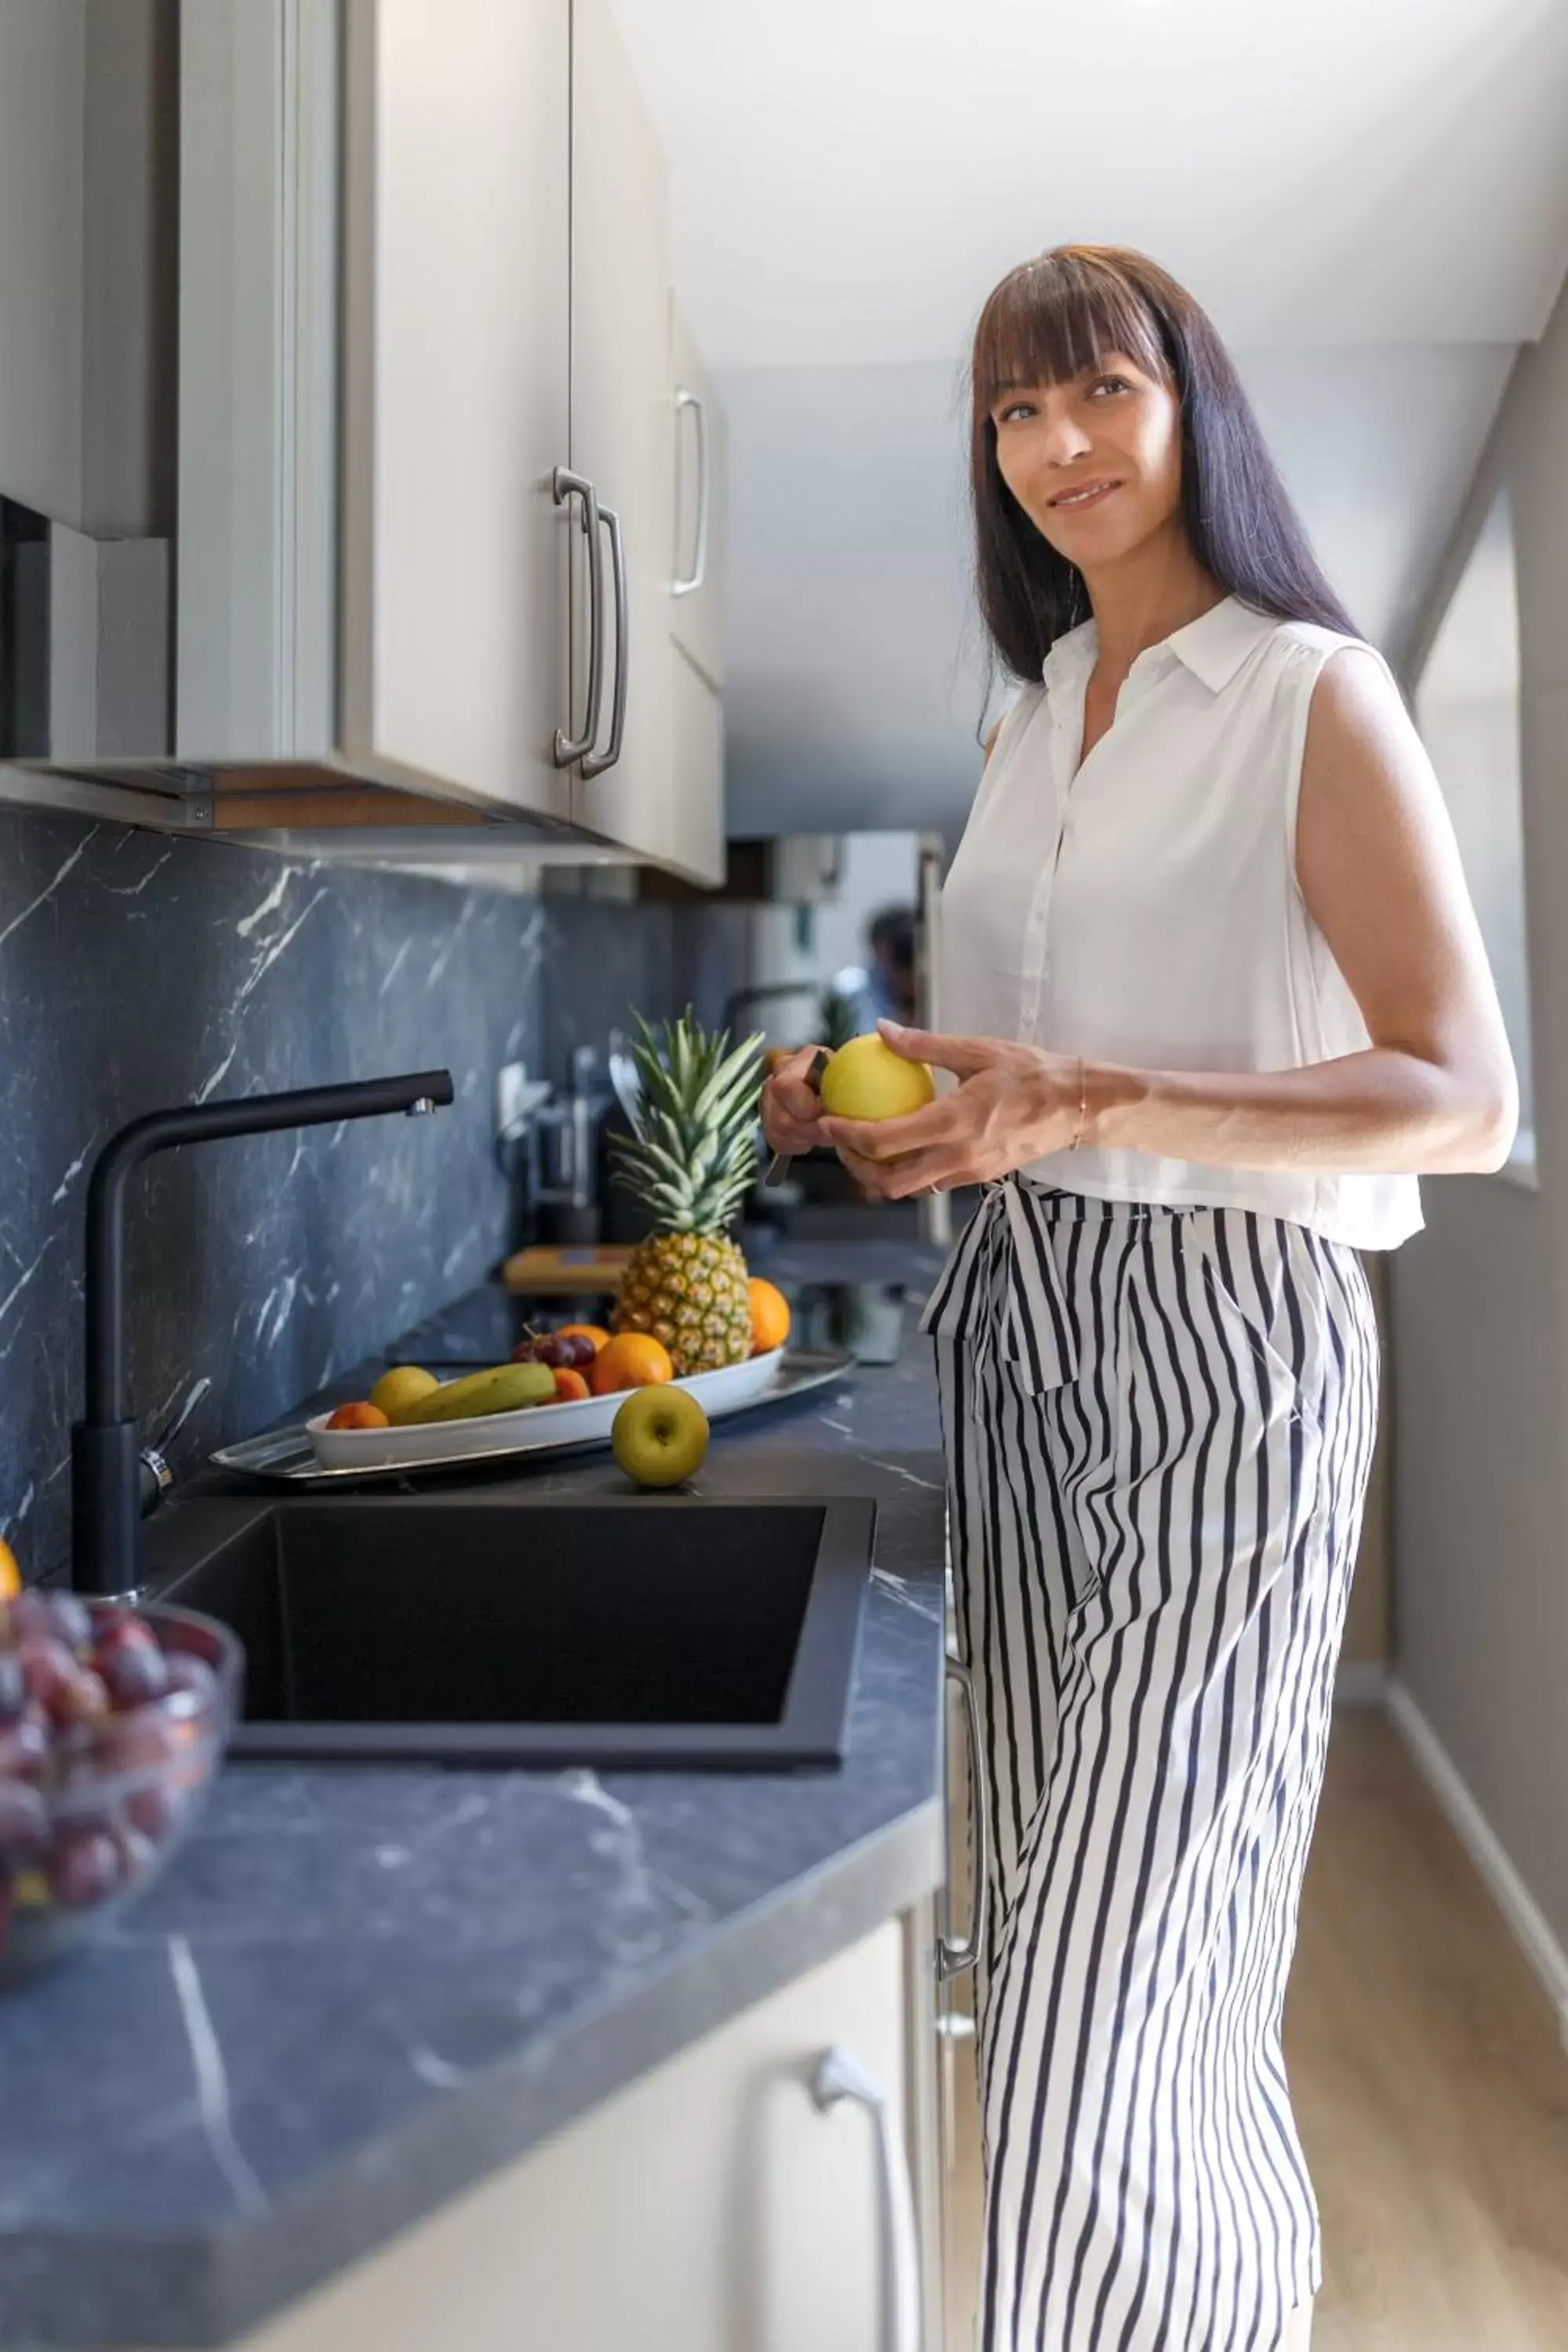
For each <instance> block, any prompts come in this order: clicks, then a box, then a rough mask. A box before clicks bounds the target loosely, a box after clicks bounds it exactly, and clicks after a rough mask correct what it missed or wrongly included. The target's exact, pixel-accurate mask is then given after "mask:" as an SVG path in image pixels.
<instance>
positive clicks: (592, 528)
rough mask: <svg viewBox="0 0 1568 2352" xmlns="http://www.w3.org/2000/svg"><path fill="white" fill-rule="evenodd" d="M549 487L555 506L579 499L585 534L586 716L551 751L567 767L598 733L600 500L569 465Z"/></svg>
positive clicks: (558, 733)
mask: <svg viewBox="0 0 1568 2352" xmlns="http://www.w3.org/2000/svg"><path fill="white" fill-rule="evenodd" d="M551 487H552V489H553V491H554V494H555V503H556V505H557V506H558V507H560V506H564V505H565V503H566V501H567V499H582V501H583V528H584V530H585V531H586V532H587V534H588V713H587V717H586V718H585V719H584V722H583V732H582V734H581V735H578V736H572V735H568V734H567V733H566V731H565V730H564V728H561V727H558V728H557V729H556V730H555V743H554V750H553V758H554V761H555V764H556V766H557V767H558V768H569V767H570V766H571V765H572V763H573V761H574V760H581V759H582V758H583V757H584V754H585V753H587V752H589V751H592V750H593V748H594V742H595V738H596V736H597V735H598V732H599V712H600V709H601V708H602V707H603V704H604V699H605V633H604V627H603V623H602V614H603V611H604V603H605V577H604V574H605V564H604V551H603V548H602V547H601V544H600V541H599V511H600V509H599V499H598V493H597V491H596V490H595V488H594V485H593V483H592V482H591V481H589V480H588V478H587V477H586V475H584V474H574V473H573V471H572V469H571V467H569V466H557V467H556V468H555V472H554V476H553V478H552V485H551Z"/></svg>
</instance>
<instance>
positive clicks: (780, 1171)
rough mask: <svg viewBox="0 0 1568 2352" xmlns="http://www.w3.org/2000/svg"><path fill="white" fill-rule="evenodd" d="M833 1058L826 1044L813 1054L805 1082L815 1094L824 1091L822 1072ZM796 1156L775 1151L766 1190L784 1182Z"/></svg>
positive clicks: (766, 1180)
mask: <svg viewBox="0 0 1568 2352" xmlns="http://www.w3.org/2000/svg"><path fill="white" fill-rule="evenodd" d="M832 1058H833V1056H832V1055H831V1054H829V1053H828V1051H827V1049H826V1046H825V1045H819V1046H818V1047H817V1049H816V1053H815V1054H814V1055H812V1058H811V1065H810V1067H809V1068H808V1069H807V1071H806V1074H805V1083H806V1085H807V1086H808V1087H810V1088H811V1090H812V1092H813V1094H820V1092H821V1091H822V1074H823V1072H824V1071H825V1070H826V1067H827V1065H828V1063H829V1062H830V1061H831V1060H832ZM794 1158H795V1155H794V1153H793V1152H789V1151H775V1152H774V1154H773V1158H772V1159H771V1160H769V1162H768V1172H767V1174H766V1175H765V1176H764V1177H763V1191H764V1192H765V1191H766V1190H767V1188H768V1186H769V1185H770V1184H782V1183H783V1182H784V1179H785V1177H786V1176H787V1175H788V1174H789V1171H790V1168H791V1166H792V1164H793V1161H794Z"/></svg>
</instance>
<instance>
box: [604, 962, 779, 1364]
mask: <svg viewBox="0 0 1568 2352" xmlns="http://www.w3.org/2000/svg"><path fill="white" fill-rule="evenodd" d="M637 1031H638V1035H637V1042H636V1043H635V1044H634V1045H633V1047H632V1053H633V1055H634V1057H635V1059H636V1062H637V1072H638V1075H639V1076H640V1077H641V1079H642V1100H641V1102H640V1103H639V1105H638V1107H637V1116H636V1118H635V1119H634V1120H633V1122H632V1127H633V1132H632V1134H631V1135H630V1136H629V1137H628V1138H626V1139H624V1140H622V1141H621V1142H619V1143H617V1144H616V1168H615V1181H616V1183H617V1184H623V1185H625V1186H626V1190H627V1191H628V1192H633V1193H635V1194H636V1196H637V1199H638V1200H639V1201H640V1202H642V1204H643V1206H644V1208H645V1209H647V1211H648V1213H649V1214H650V1215H651V1216H652V1218H653V1221H654V1227H655V1230H654V1231H653V1233H652V1234H649V1236H648V1238H647V1241H645V1242H639V1243H638V1244H637V1248H636V1249H635V1250H634V1251H633V1252H632V1255H631V1257H630V1260H629V1261H628V1263H627V1265H626V1273H625V1275H624V1276H623V1277H622V1281H621V1296H620V1303H619V1306H618V1307H617V1308H616V1330H617V1331H651V1332H652V1334H653V1336H654V1338H655V1339H662V1340H663V1342H664V1344H665V1346H666V1347H667V1348H668V1350H669V1353H670V1358H671V1360H672V1361H673V1363H674V1365H675V1369H676V1372H677V1374H678V1375H679V1374H681V1373H686V1372H712V1371H717V1370H719V1369H720V1367H721V1365H724V1364H738V1363H741V1362H742V1360H744V1359H745V1358H746V1357H747V1356H749V1355H750V1354H751V1352H752V1307H751V1294H750V1292H749V1290H748V1288H747V1275H746V1261H745V1259H744V1258H743V1257H742V1255H741V1253H740V1250H739V1248H738V1247H737V1246H736V1244H735V1243H734V1242H732V1241H731V1239H730V1236H729V1227H730V1223H731V1219H732V1218H733V1216H734V1214H735V1212H736V1210H737V1209H738V1208H739V1207H740V1204H741V1200H742V1194H743V1193H744V1192H745V1190H746V1188H747V1186H748V1185H749V1184H750V1182H751V1181H752V1174H753V1172H754V1171H755V1168H756V1160H757V1144H756V1125H757V1104H758V1099H759V1097H760V1096H761V1093H762V1084H763V1063H762V1044H763V1041H762V1038H761V1037H760V1036H752V1037H748V1038H747V1039H746V1042H745V1044H744V1045H737V1046H735V1047H733V1048H731V1045H730V1033H729V1031H728V1030H727V1029H726V1030H721V1031H719V1032H718V1033H717V1034H713V1033H710V1032H707V1031H704V1030H702V1029H700V1028H699V1026H698V1025H697V1023H696V1022H695V1021H694V1020H693V1018H692V1015H691V1010H690V1007H689V1006H688V1008H687V1010H686V1012H685V1013H683V1014H682V1016H681V1018H680V1019H679V1021H671V1022H666V1023H663V1024H660V1025H659V1027H658V1028H657V1029H650V1028H649V1027H648V1025H647V1023H646V1022H645V1021H642V1020H640V1019H639V1020H638V1023H637Z"/></svg>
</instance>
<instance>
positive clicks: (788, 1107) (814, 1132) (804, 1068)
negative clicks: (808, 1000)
mask: <svg viewBox="0 0 1568 2352" xmlns="http://www.w3.org/2000/svg"><path fill="white" fill-rule="evenodd" d="M818 1050H819V1049H818V1048H817V1047H816V1045H802V1046H801V1047H800V1048H799V1049H798V1051H797V1052H795V1053H793V1054H785V1055H783V1056H782V1057H781V1059H780V1060H778V1061H777V1062H775V1063H774V1065H773V1069H772V1070H771V1071H770V1073H769V1075H768V1080H767V1084H766V1085H765V1086H764V1087H763V1104H762V1109H763V1134H764V1135H765V1136H766V1137H767V1139H768V1149H769V1150H770V1151H780V1152H784V1153H787V1154H788V1155H790V1156H791V1157H792V1158H793V1157H794V1155H795V1153H796V1152H799V1151H815V1150H816V1148H817V1146H818V1145H819V1144H821V1143H824V1142H826V1137H825V1136H824V1135H823V1133H822V1103H821V1100H820V1098H819V1097H818V1095H817V1092H816V1087H814V1086H812V1085H811V1083H810V1081H809V1077H808V1075H807V1074H808V1073H809V1071H810V1068H811V1066H812V1063H813V1062H814V1061H815V1060H816V1055H817V1052H818Z"/></svg>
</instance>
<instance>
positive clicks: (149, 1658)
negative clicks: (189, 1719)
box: [98, 1633, 169, 1709]
mask: <svg viewBox="0 0 1568 2352" xmlns="http://www.w3.org/2000/svg"><path fill="white" fill-rule="evenodd" d="M98 1671H99V1673H100V1675H101V1676H102V1678H103V1683H104V1686H105V1688H106V1689H107V1691H108V1693H109V1696H110V1700H111V1701H112V1702H113V1704H114V1706H116V1707H119V1708H121V1709H123V1708H128V1707H133V1706H146V1705H147V1703H148V1702H149V1701H150V1700H152V1699H158V1698H162V1697H163V1694H164V1692H165V1691H166V1690H167V1689H168V1687H169V1669H168V1667H167V1665H166V1664H165V1663H164V1659H163V1651H162V1650H161V1649H160V1648H159V1647H158V1644H157V1643H156V1642H154V1641H152V1640H151V1639H149V1638H147V1637H145V1636H143V1637H141V1638H137V1637H136V1636H134V1635H132V1633H122V1634H121V1635H119V1636H118V1637H117V1638H116V1639H115V1640H113V1641H110V1642H100V1644H99V1647H98Z"/></svg>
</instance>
